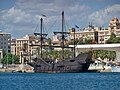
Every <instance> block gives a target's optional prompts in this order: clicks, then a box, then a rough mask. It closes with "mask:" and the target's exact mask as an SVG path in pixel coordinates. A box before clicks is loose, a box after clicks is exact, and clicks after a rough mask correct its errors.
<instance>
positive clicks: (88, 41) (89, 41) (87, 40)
mask: <svg viewBox="0 0 120 90" xmlns="http://www.w3.org/2000/svg"><path fill="white" fill-rule="evenodd" d="M69 44H70V45H73V44H74V40H73V39H71V40H70V41H69ZM75 44H77V45H81V44H95V42H93V40H92V39H91V38H84V39H83V38H80V39H75Z"/></svg>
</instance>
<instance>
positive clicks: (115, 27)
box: [69, 18, 120, 44]
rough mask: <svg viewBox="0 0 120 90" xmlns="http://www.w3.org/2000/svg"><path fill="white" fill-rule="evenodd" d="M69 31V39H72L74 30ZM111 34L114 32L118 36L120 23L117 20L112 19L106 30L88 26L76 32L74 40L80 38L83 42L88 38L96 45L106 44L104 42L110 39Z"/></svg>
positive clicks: (119, 34)
mask: <svg viewBox="0 0 120 90" xmlns="http://www.w3.org/2000/svg"><path fill="white" fill-rule="evenodd" d="M69 31H70V36H69V39H73V38H74V28H72V29H70V30H69ZM112 32H114V33H115V34H116V36H117V37H119V36H120V21H119V20H118V19H117V18H112V20H111V21H110V22H109V27H108V29H104V28H101V27H94V26H93V25H89V27H88V28H85V29H84V30H80V31H76V32H75V38H78V39H80V38H82V39H83V40H84V38H90V39H92V40H93V41H94V42H96V43H99V44H104V43H106V40H108V39H109V38H110V35H111V33H112Z"/></svg>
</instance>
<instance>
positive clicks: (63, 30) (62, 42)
mask: <svg viewBox="0 0 120 90" xmlns="http://www.w3.org/2000/svg"><path fill="white" fill-rule="evenodd" d="M63 32H64V11H62V59H64V39H65V37H64V33H63Z"/></svg>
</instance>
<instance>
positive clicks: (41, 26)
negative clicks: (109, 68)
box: [40, 18, 43, 58]
mask: <svg viewBox="0 0 120 90" xmlns="http://www.w3.org/2000/svg"><path fill="white" fill-rule="evenodd" d="M40 21H41V31H40V33H41V34H40V47H41V48H40V50H41V54H40V57H41V58H42V48H43V47H42V42H43V40H42V29H43V27H42V26H43V18H41V19H40Z"/></svg>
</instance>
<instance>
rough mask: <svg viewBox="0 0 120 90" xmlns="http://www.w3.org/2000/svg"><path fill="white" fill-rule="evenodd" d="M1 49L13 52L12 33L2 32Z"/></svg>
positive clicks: (0, 38) (0, 33)
mask: <svg viewBox="0 0 120 90" xmlns="http://www.w3.org/2000/svg"><path fill="white" fill-rule="evenodd" d="M0 49H3V50H4V51H5V52H6V53H10V52H11V34H9V33H4V32H0Z"/></svg>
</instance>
